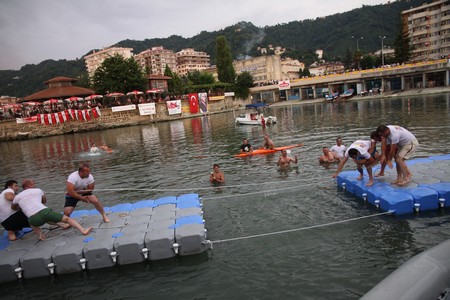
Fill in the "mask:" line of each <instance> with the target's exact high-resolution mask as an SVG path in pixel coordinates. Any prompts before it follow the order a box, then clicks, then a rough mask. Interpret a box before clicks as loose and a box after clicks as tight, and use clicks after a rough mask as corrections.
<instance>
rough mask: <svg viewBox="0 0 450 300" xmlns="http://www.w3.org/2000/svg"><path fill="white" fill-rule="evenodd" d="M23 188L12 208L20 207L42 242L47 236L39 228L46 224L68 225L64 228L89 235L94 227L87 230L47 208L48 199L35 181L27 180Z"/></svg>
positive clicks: (74, 221)
mask: <svg viewBox="0 0 450 300" xmlns="http://www.w3.org/2000/svg"><path fill="white" fill-rule="evenodd" d="M22 188H23V191H22V192H20V193H19V194H18V195H17V196H16V197H15V198H14V200H13V205H12V208H13V209H17V208H18V207H20V208H21V209H22V211H23V213H24V214H25V215H26V216H27V217H28V221H29V222H30V225H31V228H32V229H33V231H34V232H35V233H36V234H37V235H38V237H39V239H40V240H45V236H44V235H43V234H42V231H41V228H39V227H40V226H42V225H44V224H45V223H50V224H56V223H59V222H62V223H67V224H68V225H67V226H62V227H63V228H68V227H70V226H72V227H74V228H76V229H78V230H79V231H80V232H81V233H82V234H84V235H87V234H88V233H89V232H90V231H91V230H92V227H89V228H87V229H85V228H83V227H82V226H81V225H80V224H79V223H78V222H77V221H76V220H74V219H72V218H69V217H68V216H65V215H62V214H60V213H57V212H55V211H53V210H52V209H51V208H48V207H46V206H45V205H44V203H46V202H47V198H46V197H45V195H44V192H43V191H42V190H41V189H38V188H36V187H35V184H34V181H33V180H30V179H25V180H24V181H23V183H22Z"/></svg>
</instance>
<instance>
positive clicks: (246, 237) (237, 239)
mask: <svg viewBox="0 0 450 300" xmlns="http://www.w3.org/2000/svg"><path fill="white" fill-rule="evenodd" d="M392 213H393V211H387V212H382V213H378V214H374V215H369V216H362V217H357V218H352V219H347V220H341V221H336V222H330V223H326V224H319V225H312V226H308V227H302V228H296V229H288V230H281V231H275V232H269V233H261V234H255V235H248V236H242V237H236V238H230V239H223V240H217V241H209V242H210V243H211V244H219V243H225V242H232V241H239V240H247V239H253V238H257V237H264V236H270V235H276V234H283V233H289V232H296V231H302V230H307V229H314V228H320V227H325V226H330V225H336V224H341V223H346V222H352V221H357V220H362V219H367V218H373V217H378V216H382V215H388V214H392Z"/></svg>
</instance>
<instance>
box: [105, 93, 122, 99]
mask: <svg viewBox="0 0 450 300" xmlns="http://www.w3.org/2000/svg"><path fill="white" fill-rule="evenodd" d="M122 96H124V94H123V93H118V92H112V93H109V94H106V97H113V98H117V97H122Z"/></svg>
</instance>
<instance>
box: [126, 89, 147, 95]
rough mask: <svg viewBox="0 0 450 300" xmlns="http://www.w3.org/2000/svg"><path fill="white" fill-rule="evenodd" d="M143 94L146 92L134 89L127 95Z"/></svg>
mask: <svg viewBox="0 0 450 300" xmlns="http://www.w3.org/2000/svg"><path fill="white" fill-rule="evenodd" d="M142 94H144V92H141V91H136V90H134V91H131V92H128V93H127V96H131V95H135V96H136V95H142Z"/></svg>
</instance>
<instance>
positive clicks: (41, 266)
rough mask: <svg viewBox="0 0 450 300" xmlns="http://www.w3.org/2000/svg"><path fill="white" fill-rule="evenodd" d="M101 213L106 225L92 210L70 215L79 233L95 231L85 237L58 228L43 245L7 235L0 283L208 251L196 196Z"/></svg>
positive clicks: (0, 242) (1, 243) (1, 242)
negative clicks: (85, 230)
mask: <svg viewBox="0 0 450 300" xmlns="http://www.w3.org/2000/svg"><path fill="white" fill-rule="evenodd" d="M105 211H107V213H108V217H109V219H110V220H111V222H109V223H104V222H103V221H102V218H101V215H100V214H99V213H98V212H97V211H96V210H77V211H74V212H73V214H72V217H73V218H75V219H77V220H78V221H79V222H80V224H81V225H82V226H83V227H91V226H92V227H93V231H92V232H91V233H90V234H89V235H86V236H85V235H82V234H81V233H80V232H79V231H78V230H76V229H68V230H62V229H59V228H58V229H56V230H52V231H50V232H49V233H48V235H47V239H46V240H44V241H39V240H38V238H37V236H36V235H35V234H34V233H32V232H31V233H29V234H24V235H23V236H22V238H21V239H19V240H17V241H14V242H11V243H10V242H8V237H7V233H6V232H5V233H4V235H3V237H1V238H0V249H1V250H0V282H7V281H12V280H16V279H18V278H19V279H20V278H35V277H43V276H48V275H52V274H67V273H74V272H80V271H83V270H84V269H100V268H106V267H112V266H114V265H116V264H119V265H126V264H132V263H139V262H143V261H146V260H162V259H167V258H172V257H175V256H176V255H181V256H186V255H192V254H198V253H202V252H205V251H206V250H207V249H208V246H209V243H208V241H207V240H206V229H205V224H204V223H205V222H204V220H203V211H202V205H201V200H200V198H199V196H198V195H197V194H185V195H181V196H178V197H175V196H170V197H164V198H161V199H158V200H142V201H139V202H136V203H133V204H131V203H122V204H118V205H116V206H113V207H111V208H105ZM28 231H29V230H28Z"/></svg>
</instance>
